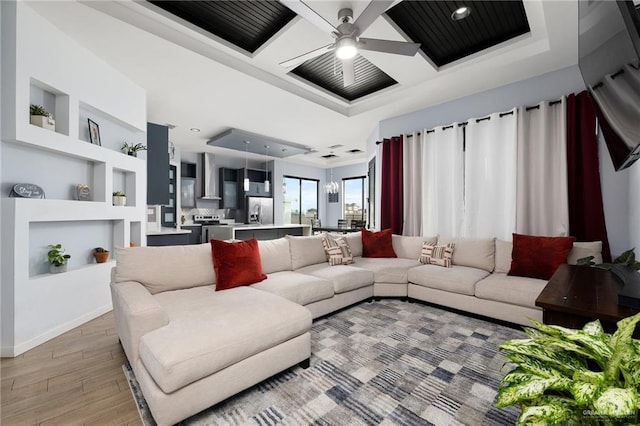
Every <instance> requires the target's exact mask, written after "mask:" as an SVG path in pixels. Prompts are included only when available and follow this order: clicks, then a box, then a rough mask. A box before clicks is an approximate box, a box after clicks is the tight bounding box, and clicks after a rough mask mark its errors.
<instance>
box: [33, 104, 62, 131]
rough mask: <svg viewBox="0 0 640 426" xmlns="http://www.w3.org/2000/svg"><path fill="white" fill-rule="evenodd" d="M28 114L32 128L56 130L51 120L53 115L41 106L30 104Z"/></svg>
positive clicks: (54, 122) (54, 123) (53, 121)
mask: <svg viewBox="0 0 640 426" xmlns="http://www.w3.org/2000/svg"><path fill="white" fill-rule="evenodd" d="M29 114H30V115H31V117H30V119H29V122H30V123H31V124H33V125H34V126H38V127H42V128H43V129H49V130H53V131H55V130H56V121H55V120H54V119H53V115H52V114H51V113H49V112H48V111H47V110H46V109H44V107H43V106H42V105H34V104H31V106H30V107H29Z"/></svg>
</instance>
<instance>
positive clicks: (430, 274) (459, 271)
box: [409, 251, 489, 296]
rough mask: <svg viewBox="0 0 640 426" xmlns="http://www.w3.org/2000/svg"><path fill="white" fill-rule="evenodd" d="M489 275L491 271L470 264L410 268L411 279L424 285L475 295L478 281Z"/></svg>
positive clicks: (414, 282)
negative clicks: (448, 266) (449, 266)
mask: <svg viewBox="0 0 640 426" xmlns="http://www.w3.org/2000/svg"><path fill="white" fill-rule="evenodd" d="M454 253H455V251H454ZM487 275H489V273H488V272H487V271H485V270H483V269H478V268H470V267H468V266H459V265H453V266H452V267H451V268H443V267H441V266H438V265H422V266H419V267H417V268H412V269H411V270H409V281H410V282H412V283H413V284H417V285H420V286H423V287H430V288H437V289H439V290H445V291H450V292H452V293H459V294H466V295H469V296H473V295H474V294H475V287H476V283H477V282H478V281H480V280H481V279H483V278H485V277H486V276H487Z"/></svg>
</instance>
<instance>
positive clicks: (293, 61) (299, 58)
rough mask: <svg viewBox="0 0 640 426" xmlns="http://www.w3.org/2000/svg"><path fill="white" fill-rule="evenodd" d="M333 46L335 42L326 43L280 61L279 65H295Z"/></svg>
mask: <svg viewBox="0 0 640 426" xmlns="http://www.w3.org/2000/svg"><path fill="white" fill-rule="evenodd" d="M335 47H336V44H335V43H331V44H327V45H326V46H322V47H319V48H317V49H314V50H312V51H310V52H307V53H303V54H302V55H300V56H296V57H295V58H291V59H289V60H286V61H284V62H280V65H281V66H283V67H285V68H291V67H295V66H298V65H300V64H301V63H303V62H305V61H308V60H309V59H313V58H315V57H316V56H320V55H322V54H324V53H327V52H331V51H332V50H333V49H335Z"/></svg>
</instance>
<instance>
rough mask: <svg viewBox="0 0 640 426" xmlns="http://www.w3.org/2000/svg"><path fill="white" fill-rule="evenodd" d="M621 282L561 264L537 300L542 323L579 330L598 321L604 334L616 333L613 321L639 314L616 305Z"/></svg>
mask: <svg viewBox="0 0 640 426" xmlns="http://www.w3.org/2000/svg"><path fill="white" fill-rule="evenodd" d="M621 287H622V283H620V282H619V281H618V279H617V278H616V277H615V276H614V275H613V274H612V273H611V272H609V271H605V270H602V269H598V268H589V267H586V266H576V265H562V266H560V268H558V270H557V271H556V272H555V274H553V276H552V277H551V279H550V280H549V282H548V283H547V286H546V287H545V288H544V290H542V292H541V293H540V295H539V296H538V298H537V299H536V306H540V307H541V308H542V309H543V314H542V320H543V322H544V323H545V324H556V325H561V326H563V327H569V328H582V326H584V325H585V324H586V323H587V322H589V321H593V320H595V319H599V320H600V322H601V323H602V326H603V328H604V329H605V331H607V332H609V333H612V332H614V331H615V330H616V322H618V321H619V320H621V319H623V318H626V317H628V316H631V315H634V314H636V313H638V310H637V309H634V308H629V307H626V306H620V305H618V290H619V289H620V288H621Z"/></svg>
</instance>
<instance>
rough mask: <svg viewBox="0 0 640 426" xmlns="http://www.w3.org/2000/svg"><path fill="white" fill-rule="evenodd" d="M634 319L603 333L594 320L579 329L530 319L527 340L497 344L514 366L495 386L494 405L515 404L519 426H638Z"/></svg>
mask: <svg viewBox="0 0 640 426" xmlns="http://www.w3.org/2000/svg"><path fill="white" fill-rule="evenodd" d="M639 321H640V313H639V314H637V315H634V316H631V317H628V318H625V319H623V320H621V321H619V322H618V324H617V326H618V329H617V331H616V332H615V333H613V334H609V333H605V331H604V330H603V328H602V325H601V324H600V321H597V320H596V321H593V322H590V323H588V324H586V325H585V326H584V327H583V328H582V329H581V330H573V329H569V328H564V327H560V326H556V325H546V324H542V323H540V322H538V321H533V320H532V323H533V325H534V327H529V328H526V329H525V332H526V333H527V334H528V336H529V338H528V339H514V340H509V341H507V342H505V343H503V344H501V345H499V348H500V349H501V350H502V351H504V352H505V354H506V357H507V358H508V359H509V361H510V362H511V363H513V364H515V365H516V368H515V369H514V370H512V371H510V372H509V373H507V374H506V375H505V376H504V377H503V379H502V381H501V382H500V386H499V389H498V394H497V396H496V406H497V407H507V406H509V405H514V404H519V405H520V407H521V408H522V412H521V414H520V417H519V418H518V424H522V425H529V424H535V425H555V424H569V425H612V424H616V425H631V424H638V420H639V418H638V408H639V405H638V404H639V393H640V341H639V340H637V339H634V338H633V337H632V335H633V332H634V330H635V328H636V324H637V323H638V322H639Z"/></svg>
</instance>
